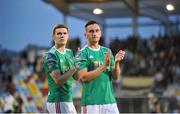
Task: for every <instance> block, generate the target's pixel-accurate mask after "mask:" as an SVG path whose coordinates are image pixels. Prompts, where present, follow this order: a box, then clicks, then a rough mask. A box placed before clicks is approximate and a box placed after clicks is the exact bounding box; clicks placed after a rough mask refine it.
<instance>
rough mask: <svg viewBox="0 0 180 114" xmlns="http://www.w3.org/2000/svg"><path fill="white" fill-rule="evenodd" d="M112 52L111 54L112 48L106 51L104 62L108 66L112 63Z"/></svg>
mask: <svg viewBox="0 0 180 114" xmlns="http://www.w3.org/2000/svg"><path fill="white" fill-rule="evenodd" d="M110 54H111V51H110V50H109V51H107V52H105V53H104V64H105V65H106V66H108V65H109V63H110Z"/></svg>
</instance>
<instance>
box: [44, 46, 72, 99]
mask: <svg viewBox="0 0 180 114" xmlns="http://www.w3.org/2000/svg"><path fill="white" fill-rule="evenodd" d="M73 60H74V56H73V53H72V51H71V50H69V49H66V51H65V53H61V52H60V51H58V50H57V49H56V48H55V47H52V48H51V49H50V50H49V51H48V52H46V54H45V55H44V57H43V68H44V70H45V73H46V76H47V80H48V86H49V93H48V98H47V102H72V81H73V78H72V77H71V78H70V79H68V81H67V82H66V83H64V84H62V85H57V84H56V83H55V82H54V80H53V79H52V78H51V76H50V73H51V72H52V71H53V70H56V69H58V70H60V72H61V74H64V73H65V72H67V71H69V70H70V68H71V67H72V66H73V65H74V61H73Z"/></svg>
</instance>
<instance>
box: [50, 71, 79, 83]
mask: <svg viewBox="0 0 180 114" xmlns="http://www.w3.org/2000/svg"><path fill="white" fill-rule="evenodd" d="M75 72H76V69H75V68H72V69H70V70H69V71H68V72H66V73H65V74H63V75H61V74H60V72H59V71H58V72H53V74H51V75H52V78H53V79H54V81H55V83H56V84H58V85H62V84H64V83H66V82H67V80H68V79H69V78H70V77H71V76H73V74H74V73H75Z"/></svg>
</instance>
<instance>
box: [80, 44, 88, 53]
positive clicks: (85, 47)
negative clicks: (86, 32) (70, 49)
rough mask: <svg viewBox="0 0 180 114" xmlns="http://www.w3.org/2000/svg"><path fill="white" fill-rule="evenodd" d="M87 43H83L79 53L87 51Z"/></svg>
mask: <svg viewBox="0 0 180 114" xmlns="http://www.w3.org/2000/svg"><path fill="white" fill-rule="evenodd" d="M87 49H88V48H87V45H85V46H83V47H82V48H81V49H80V50H79V51H78V52H80V53H84V52H86V51H87Z"/></svg>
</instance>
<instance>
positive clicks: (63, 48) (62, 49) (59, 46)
mask: <svg viewBox="0 0 180 114" xmlns="http://www.w3.org/2000/svg"><path fill="white" fill-rule="evenodd" d="M55 47H56V49H57V50H59V51H60V52H64V51H65V45H55Z"/></svg>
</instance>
